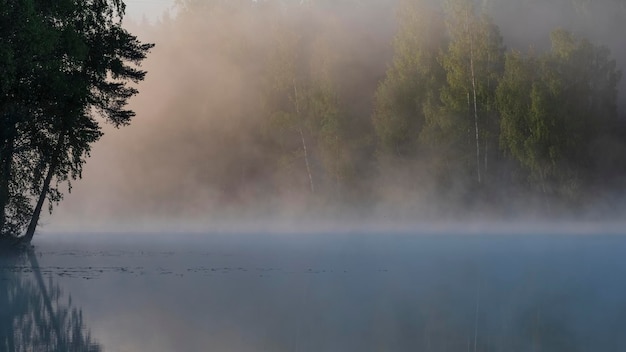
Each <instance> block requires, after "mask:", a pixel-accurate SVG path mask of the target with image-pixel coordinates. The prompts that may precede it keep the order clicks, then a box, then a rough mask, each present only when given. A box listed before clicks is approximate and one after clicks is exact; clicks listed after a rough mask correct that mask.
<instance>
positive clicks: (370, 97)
mask: <svg viewBox="0 0 626 352" xmlns="http://www.w3.org/2000/svg"><path fill="white" fill-rule="evenodd" d="M605 2H606V4H607V5H606V6H607V8H609V7H610V6H613V7H616V8H620V9H622V7H619V6H621V5H619V4H613V2H612V1H611V0H606V1H605ZM557 3H558V6H560V7H561V8H564V7H568V8H570V9H574V8H575V9H578V8H581V9H582V10H580V11H581V12H580V13H581V14H582V15H581V16H587V13H588V12H589V11H597V8H598V7H599V6H600V5H598V4H599V2H598V3H596V2H594V3H593V4H587V3H586V2H581V1H577V0H575V1H570V0H553V1H548V2H546V4H552V5H554V4H557ZM609 3H610V4H609ZM0 4H1V6H0V16H2V18H3V20H2V22H1V25H0V36H1V39H2V40H1V41H0V43H2V44H1V45H0V62H1V64H2V67H3V69H2V76H1V77H0V89H1V94H0V109H1V110H0V113H1V114H2V115H1V116H2V121H1V123H2V128H1V129H0V142H1V143H2V145H0V163H1V166H2V167H1V168H0V210H1V211H0V215H1V218H0V224H1V226H0V228H1V232H2V234H3V236H9V237H10V236H16V235H17V236H19V235H20V234H22V233H24V232H28V233H29V237H30V236H32V233H33V231H34V226H35V225H36V223H37V221H38V218H39V212H40V211H41V208H42V206H43V205H44V201H45V200H46V199H47V200H48V201H49V202H51V203H52V204H54V203H55V202H56V201H59V200H60V199H61V197H62V195H63V193H64V190H67V187H66V186H64V185H66V184H67V183H66V181H71V180H72V179H74V178H78V177H80V176H81V175H82V166H83V165H84V162H85V160H86V157H87V156H89V153H90V151H91V145H92V144H93V142H95V141H97V140H99V139H100V137H101V135H102V132H103V131H105V130H106V129H107V127H105V130H102V129H101V126H100V124H99V122H98V121H99V117H101V116H102V117H104V120H107V121H109V122H112V125H113V127H117V126H122V125H126V124H128V122H129V121H130V118H131V117H132V115H133V111H136V112H137V114H138V115H139V116H141V118H140V119H136V121H134V123H133V126H131V127H130V129H128V132H127V131H120V132H119V133H117V132H116V134H115V135H114V136H111V137H110V138H111V139H109V142H105V140H107V139H106V138H105V140H103V141H102V142H103V143H109V145H108V146H107V148H108V150H109V155H114V156H115V157H109V158H108V159H107V160H100V163H99V165H94V167H98V170H99V173H98V174H97V175H94V176H93V180H94V181H92V182H91V183H90V181H89V180H86V182H85V184H86V185H91V186H90V188H91V189H90V190H86V191H84V193H85V194H86V195H87V196H86V197H88V198H89V199H87V200H85V202H86V203H88V205H89V207H93V205H92V204H104V205H106V208H105V207H104V206H102V207H100V208H99V209H97V212H110V213H113V215H120V216H127V217H129V218H131V219H135V218H136V216H137V215H138V214H139V215H143V216H147V217H150V216H158V217H162V218H165V216H169V217H175V218H176V217H178V218H182V217H185V216H187V217H190V218H194V217H206V216H210V215H211V214H224V213H227V212H229V211H230V210H233V211H235V213H236V214H241V212H242V211H244V212H246V211H248V212H249V213H248V214H249V215H251V216H253V215H254V216H257V215H273V214H276V212H284V211H287V212H290V213H293V214H302V213H303V212H308V211H309V210H310V209H316V210H319V211H322V212H326V213H327V214H330V215H334V214H342V215H343V214H346V212H347V209H356V210H357V211H359V212H360V211H365V213H366V214H371V212H372V211H374V212H376V211H380V212H381V213H384V214H401V215H403V216H407V217H409V218H410V219H414V218H415V217H416V216H422V217H429V216H431V215H441V214H444V215H450V214H453V215H460V214H472V213H473V212H483V211H488V212H489V213H491V214H493V215H494V216H507V215H512V214H517V213H519V212H520V211H523V212H535V213H539V214H550V212H552V213H554V212H557V211H559V209H561V206H565V205H567V206H568V208H567V209H572V208H571V207H570V206H575V207H579V208H585V207H587V204H591V203H594V204H601V205H603V206H605V208H604V209H608V210H611V209H612V208H618V207H616V206H615V205H616V204H618V203H615V202H613V201H611V202H608V201H607V202H605V200H606V199H609V198H611V197H614V198H615V199H617V200H619V197H620V196H622V195H623V194H620V192H621V193H623V190H624V189H625V188H624V186H625V185H626V182H625V179H626V178H625V176H626V166H625V165H626V161H625V159H626V147H625V146H624V141H625V140H626V139H625V136H626V133H625V132H624V130H625V128H624V125H625V124H624V116H623V115H624V113H623V111H620V108H619V107H620V106H622V107H623V106H624V104H623V102H622V103H621V105H620V102H619V100H618V87H619V84H620V83H619V82H620V71H619V70H618V68H617V65H616V63H615V61H614V59H613V58H612V57H611V54H610V52H609V50H608V49H607V48H605V47H604V46H602V45H599V44H596V43H595V41H591V40H589V39H585V37H584V36H583V35H581V33H577V34H574V32H572V31H567V30H564V29H558V28H557V27H556V26H555V28H554V31H552V33H549V31H546V33H544V34H543V36H545V37H546V38H551V41H552V45H551V48H545V49H544V46H543V45H539V44H538V45H537V46H536V48H537V49H532V47H533V46H532V45H533V42H530V43H528V44H529V45H530V47H531V48H530V49H526V47H513V46H510V43H508V41H507V38H505V37H503V35H502V34H501V28H499V27H498V26H497V25H496V24H495V22H494V20H493V19H492V18H491V17H490V16H489V14H490V13H491V12H494V13H506V12H507V11H505V9H506V6H513V5H512V4H509V3H507V2H503V1H496V0H493V1H483V2H481V5H478V4H477V3H476V2H474V1H471V0H447V1H430V0H398V1H397V2H387V1H376V0H360V1H358V0H344V1H281V0H272V1H269V0H267V1H249V0H238V1H232V0H229V1H222V0H210V1H209V0H202V1H200V0H183V1H179V2H178V3H177V9H176V12H175V13H173V14H171V15H165V16H163V18H162V19H160V20H159V21H158V22H157V23H154V24H151V23H149V22H148V21H145V22H143V23H142V22H140V23H131V22H125V23H124V26H125V27H124V28H128V29H129V30H130V32H132V33H139V34H140V36H141V37H142V38H146V39H147V40H148V41H150V42H152V41H154V42H156V43H157V46H156V47H155V48H154V49H153V51H152V54H151V56H150V57H149V58H148V59H147V60H145V62H143V63H144V65H143V67H142V70H138V69H137V68H135V67H134V66H133V65H130V66H129V65H127V64H135V63H140V62H142V61H143V58H144V57H145V55H146V53H147V50H149V49H150V48H151V46H150V45H146V44H142V43H141V42H139V41H138V40H137V38H135V37H134V36H132V35H130V33H129V32H127V30H126V29H123V28H122V27H121V17H122V16H118V14H120V13H123V10H122V7H121V2H120V1H117V0H108V1H95V0H94V1H87V2H84V4H83V3H80V4H77V3H75V2H73V1H67V3H65V2H59V3H58V4H57V3H55V5H49V4H47V3H46V4H44V3H43V2H40V1H35V0H29V1H24V2H20V3H15V2H12V1H4V2H0ZM81 4H83V5H81ZM85 4H86V5H85ZM506 4H509V5H506ZM514 4H515V6H518V7H520V8H521V7H522V5H523V4H526V5H528V6H530V5H529V4H530V3H529V2H525V1H519V2H514ZM532 4H533V5H532V6H535V5H536V6H540V5H538V4H536V3H535V2H532ZM609 5H610V6H609ZM110 9H112V10H111V11H109V10H110ZM516 9H517V8H516ZM622 10H623V9H622ZM516 11H518V10H516ZM577 11H578V10H577ZM519 12H520V13H521V11H519ZM622 12H623V11H622ZM615 13H618V12H617V11H616V12H615ZM91 14H93V16H92V15H91ZM16 18H23V19H24V20H23V21H21V20H20V21H15V20H13V19H16ZM66 19H67V20H66ZM524 21H526V22H529V23H532V19H522V22H524ZM609 22H610V23H612V24H613V25H615V24H616V23H617V25H619V23H623V21H622V22H619V21H614V20H611V21H609ZM504 25H507V23H506V22H504ZM511 28H513V26H512V25H509V26H508V27H503V28H502V33H507V32H508V33H511V30H510V29H511ZM514 42H515V43H520V42H521V41H520V37H519V36H516V39H515V41H514ZM50 58H52V59H50ZM146 71H147V72H149V74H148V76H147V79H146V81H145V82H144V84H143V85H142V86H141V91H142V93H141V94H139V95H137V96H136V97H135V98H134V99H133V101H132V102H131V106H130V109H126V107H125V105H124V104H125V102H126V101H127V100H128V99H129V98H130V97H131V96H133V95H135V93H137V90H135V89H134V88H131V87H129V86H126V85H125V84H124V83H126V82H127V81H140V80H142V79H143V77H144V74H145V72H146ZM110 78H113V82H112V81H110V80H109V79H110ZM116 163H117V164H116ZM111 180H114V181H111ZM107 182H108V183H109V184H112V185H113V186H114V187H112V188H110V189H108V190H107V191H105V192H100V193H99V192H98V191H99V190H100V189H101V185H102V184H105V183H107ZM101 199H107V201H104V202H103V203H102V201H101ZM285 205H287V206H285ZM336 206H341V207H342V208H341V211H339V210H338V208H337V207H336ZM563 209H565V208H563ZM618 210H619V208H618ZM116 212H118V213H116ZM140 213H143V214H140ZM216 216H218V217H219V216H220V215H216ZM237 219H239V218H237ZM27 230H28V231H27Z"/></svg>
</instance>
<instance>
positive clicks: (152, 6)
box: [125, 0, 175, 19]
mask: <svg viewBox="0 0 626 352" xmlns="http://www.w3.org/2000/svg"><path fill="white" fill-rule="evenodd" d="M174 1H175V0H126V1H125V3H126V15H127V16H129V17H131V18H134V19H141V18H142V17H143V16H144V15H145V16H146V17H147V18H148V19H154V18H156V17H158V16H159V15H161V14H162V13H163V11H165V10H166V9H168V8H171V7H172V6H174Z"/></svg>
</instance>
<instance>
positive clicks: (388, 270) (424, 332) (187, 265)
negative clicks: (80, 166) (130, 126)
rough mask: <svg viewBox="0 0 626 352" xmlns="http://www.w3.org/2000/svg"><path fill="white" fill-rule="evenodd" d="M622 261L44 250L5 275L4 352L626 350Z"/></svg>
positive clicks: (453, 250)
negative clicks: (101, 351) (73, 351)
mask: <svg viewBox="0 0 626 352" xmlns="http://www.w3.org/2000/svg"><path fill="white" fill-rule="evenodd" d="M624 253H626V236H622V235H616V234H611V235H603V234H602V233H596V234H579V235H566V234H545V235H538V234H534V235H528V234H518V235H499V234H497V233H494V234H490V235H479V234H472V235H469V234H459V233H457V234H454V235H453V234H448V235H445V234H436V235H435V234H433V235H428V234H419V235H418V234H411V233H395V234H385V233H369V234H317V235H316V234H308V235H289V234H280V235H272V234H246V235H235V234H228V235H226V234H222V235H216V234H203V235H201V234H195V235H181V234H177V235H166V234H152V235H151V234H142V235H128V236H120V235H116V236H110V235H106V234H100V235H85V236H78V237H71V238H67V237H63V236H56V237H55V236H54V235H50V236H40V238H37V239H36V247H35V249H34V251H33V252H32V253H31V254H30V255H27V254H22V255H20V256H11V257H5V258H3V259H2V262H1V263H0V312H1V313H0V319H1V320H0V351H25V350H35V351H63V350H75V351H100V350H103V351H568V352H571V351H626V279H625V278H626V259H625V258H626V256H624ZM70 347H71V348H70Z"/></svg>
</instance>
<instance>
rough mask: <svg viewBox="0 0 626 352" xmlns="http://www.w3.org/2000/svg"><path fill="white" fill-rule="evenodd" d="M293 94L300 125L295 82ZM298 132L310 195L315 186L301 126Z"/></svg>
mask: <svg viewBox="0 0 626 352" xmlns="http://www.w3.org/2000/svg"><path fill="white" fill-rule="evenodd" d="M293 93H294V105H295V108H296V116H297V117H298V124H301V121H300V102H299V100H298V87H297V86H296V80H295V79H294V80H293ZM298 132H300V139H301V140H302V150H303V151H304V163H305V164H306V172H307V175H309V187H310V188H311V193H315V185H314V184H313V175H312V174H311V166H310V164H309V153H308V151H307V150H306V142H305V140H304V133H302V126H300V127H298Z"/></svg>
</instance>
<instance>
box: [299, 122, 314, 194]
mask: <svg viewBox="0 0 626 352" xmlns="http://www.w3.org/2000/svg"><path fill="white" fill-rule="evenodd" d="M299 131H300V138H301V139H302V150H304V162H305V164H306V172H307V174H308V175H309V186H310V187H311V193H315V185H314V184H313V175H311V167H310V165H309V154H308V152H307V150H306V142H305V141H304V133H302V128H300V129H299Z"/></svg>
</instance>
